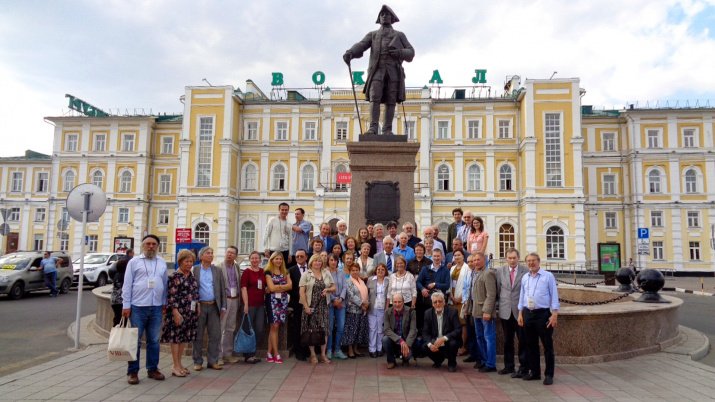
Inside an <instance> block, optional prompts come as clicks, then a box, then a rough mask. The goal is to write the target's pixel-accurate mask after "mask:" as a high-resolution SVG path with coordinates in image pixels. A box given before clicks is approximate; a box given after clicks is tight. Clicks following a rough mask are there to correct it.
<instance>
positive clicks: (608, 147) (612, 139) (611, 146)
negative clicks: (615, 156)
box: [601, 133, 616, 151]
mask: <svg viewBox="0 0 715 402" xmlns="http://www.w3.org/2000/svg"><path fill="white" fill-rule="evenodd" d="M601 148H603V150H604V151H615V150H616V134H614V133H603V141H602V146H601Z"/></svg>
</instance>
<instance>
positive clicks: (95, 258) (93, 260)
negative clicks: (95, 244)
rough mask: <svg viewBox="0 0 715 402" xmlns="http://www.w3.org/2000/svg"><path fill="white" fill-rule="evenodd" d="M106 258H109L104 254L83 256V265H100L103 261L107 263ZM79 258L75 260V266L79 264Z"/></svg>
mask: <svg viewBox="0 0 715 402" xmlns="http://www.w3.org/2000/svg"><path fill="white" fill-rule="evenodd" d="M107 258H109V256H108V255H106V254H99V255H85V256H84V263H85V264H101V263H103V262H105V261H107ZM80 260H81V259H80V258H78V259H76V260H75V262H74V263H75V264H79V263H80Z"/></svg>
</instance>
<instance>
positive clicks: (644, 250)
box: [638, 244, 650, 255]
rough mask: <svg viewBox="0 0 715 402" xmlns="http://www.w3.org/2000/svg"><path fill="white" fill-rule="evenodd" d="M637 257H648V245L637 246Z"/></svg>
mask: <svg viewBox="0 0 715 402" xmlns="http://www.w3.org/2000/svg"><path fill="white" fill-rule="evenodd" d="M638 255H650V245H648V244H639V245H638Z"/></svg>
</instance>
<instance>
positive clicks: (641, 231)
mask: <svg viewBox="0 0 715 402" xmlns="http://www.w3.org/2000/svg"><path fill="white" fill-rule="evenodd" d="M638 238H639V239H650V229H648V228H638Z"/></svg>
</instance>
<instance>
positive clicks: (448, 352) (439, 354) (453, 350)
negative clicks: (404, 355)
mask: <svg viewBox="0 0 715 402" xmlns="http://www.w3.org/2000/svg"><path fill="white" fill-rule="evenodd" d="M460 346H461V339H459V340H457V339H450V340H448V341H447V342H445V343H444V345H442V347H441V348H439V349H438V350H437V351H436V352H433V351H431V350H430V348H429V346H427V344H423V345H422V351H423V352H424V353H425V355H427V357H429V358H430V360H432V361H433V362H434V363H435V364H442V363H443V362H444V359H445V358H446V359H447V366H449V367H457V351H458V350H459V347H460Z"/></svg>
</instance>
